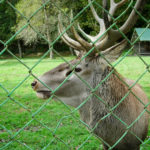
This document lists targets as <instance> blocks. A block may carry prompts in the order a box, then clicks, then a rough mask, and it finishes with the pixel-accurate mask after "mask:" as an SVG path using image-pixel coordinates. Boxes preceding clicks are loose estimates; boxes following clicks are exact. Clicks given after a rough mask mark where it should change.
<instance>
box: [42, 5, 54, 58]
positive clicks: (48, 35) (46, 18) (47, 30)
mask: <svg viewBox="0 0 150 150" xmlns="http://www.w3.org/2000/svg"><path fill="white" fill-rule="evenodd" d="M44 14H45V26H46V37H47V40H48V42H49V43H51V38H50V32H49V25H48V16H47V12H46V7H44ZM49 43H48V47H49V49H51V51H50V55H49V57H50V59H53V47H51V46H50V44H49Z"/></svg>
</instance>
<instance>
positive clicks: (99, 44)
mask: <svg viewBox="0 0 150 150" xmlns="http://www.w3.org/2000/svg"><path fill="white" fill-rule="evenodd" d="M127 1H128V0H121V1H120V2H118V3H115V2H114V0H110V9H109V14H108V15H106V12H105V11H104V13H103V18H100V17H99V16H98V14H97V13H96V11H95V9H94V7H93V5H92V1H91V0H88V2H89V3H91V5H90V8H91V11H92V14H93V16H94V18H95V19H96V21H97V22H98V23H99V26H100V31H99V33H98V34H97V35H96V36H91V35H88V34H86V33H85V32H84V31H83V30H82V29H81V27H80V25H79V24H78V31H79V32H81V34H84V35H85V37H87V39H88V40H90V42H87V41H86V40H85V39H84V38H82V37H81V36H80V35H79V34H78V32H77V31H76V29H75V28H74V26H71V31H72V33H73V35H74V39H72V38H70V37H69V36H68V34H67V33H66V32H65V33H63V25H62V23H61V19H60V16H59V25H58V30H59V33H60V34H62V33H63V34H62V36H61V38H62V40H63V41H64V42H65V43H66V44H67V45H68V46H70V47H72V48H74V49H77V50H79V51H80V54H79V56H78V57H77V59H75V60H73V61H70V62H69V64H67V63H64V64H61V65H59V66H58V67H56V68H55V69H53V70H51V71H48V72H46V73H45V74H43V75H42V76H41V77H39V80H40V81H42V82H44V83H45V84H46V85H47V87H49V89H48V88H47V87H46V86H44V85H43V84H42V83H41V82H39V81H37V80H36V81H34V82H33V83H32V87H33V89H34V90H35V91H36V92H37V96H39V97H41V98H49V96H50V95H51V91H53V90H55V89H56V88H57V87H58V86H59V85H60V84H61V83H62V82H63V81H64V80H65V79H66V78H67V76H68V75H69V74H71V73H72V72H74V73H75V74H74V73H72V75H71V76H70V77H69V78H68V80H67V81H66V82H65V83H64V84H63V85H62V86H61V87H60V88H59V89H58V90H56V92H55V95H56V96H57V97H59V98H60V99H61V100H62V101H64V102H65V103H66V104H69V105H72V106H74V107H77V106H78V105H79V104H80V103H81V102H82V101H83V100H84V98H85V97H86V96H87V92H86V91H87V90H86V89H87V85H86V84H85V83H83V82H82V81H81V79H80V77H81V78H82V79H83V80H85V81H86V82H87V83H88V84H89V85H90V84H91V81H92V78H93V73H94V72H95V70H97V71H99V72H101V74H103V71H104V70H105V68H106V67H107V66H108V63H107V62H106V59H107V60H108V61H109V62H113V61H115V60H116V59H117V58H118V57H119V56H120V54H121V52H122V50H123V49H124V48H125V45H126V43H127V42H126V41H125V40H123V41H122V42H120V43H117V44H115V43H116V42H117V41H118V40H120V39H121V38H122V33H123V34H126V33H128V31H129V30H130V29H131V28H132V27H133V25H134V24H135V22H136V20H137V17H138V15H137V13H136V12H135V9H136V10H140V9H141V7H140V6H141V5H143V2H144V1H143V0H137V2H136V4H135V9H133V10H132V12H131V14H130V15H129V17H128V19H127V20H126V21H125V23H124V24H123V25H122V26H121V27H120V28H119V31H118V30H114V29H112V28H110V29H109V30H107V29H108V28H109V24H110V22H113V21H114V20H112V17H113V16H114V14H115V11H116V10H117V9H119V8H120V7H121V6H122V5H124V4H125V3H126V2H127ZM107 5H108V4H107V1H103V6H104V7H105V8H106V7H108V6H107ZM92 48H94V50H93V51H92V52H91V53H90V54H89V55H88V56H87V57H86V58H85V59H84V60H82V61H81V57H82V56H83V54H85V53H86V52H88V51H89V50H90V49H92ZM99 52H100V53H101V54H100V55H99V54H98V53H99ZM101 56H103V57H101ZM104 58H106V59H104ZM79 62H80V63H79ZM78 63H79V64H78ZM77 64H78V65H77ZM75 65H76V67H73V66H75ZM50 89H51V90H50Z"/></svg>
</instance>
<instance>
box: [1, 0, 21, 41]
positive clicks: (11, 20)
mask: <svg viewBox="0 0 150 150" xmlns="http://www.w3.org/2000/svg"><path fill="white" fill-rule="evenodd" d="M17 1H18V0H13V1H12V2H11V3H12V4H16V3H17ZM15 24H16V14H15V11H14V10H13V9H12V8H11V7H10V6H9V5H8V4H7V3H6V2H3V3H1V4H0V37H1V40H3V41H7V40H8V39H9V38H10V37H11V36H12V35H13V32H12V31H11V28H12V27H13V26H14V25H15Z"/></svg>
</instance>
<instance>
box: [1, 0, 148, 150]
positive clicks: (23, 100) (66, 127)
mask: <svg viewBox="0 0 150 150" xmlns="http://www.w3.org/2000/svg"><path fill="white" fill-rule="evenodd" d="M26 2H27V3H29V1H26ZM126 2H127V1H126V0H122V1H121V2H120V3H119V2H118V3H115V2H114V1H113V0H110V4H109V5H110V8H112V9H110V10H109V9H108V7H107V5H108V4H107V3H105V2H104V3H102V4H101V2H100V3H99V2H97V1H96V0H93V1H89V3H88V2H87V4H86V5H85V7H84V8H83V9H82V10H80V11H79V12H77V14H76V15H74V16H73V15H71V17H68V16H70V12H69V11H68V10H66V9H62V8H61V7H60V5H57V3H56V2H53V1H51V0H47V1H43V2H42V3H41V6H40V7H38V9H36V11H34V13H32V15H30V17H27V16H26V15H25V14H23V13H22V12H21V11H19V10H18V9H17V8H16V6H14V5H13V4H12V2H11V1H7V0H6V1H5V0H1V1H0V4H2V3H3V4H4V3H5V5H9V6H10V7H11V8H12V9H13V11H14V12H15V13H16V14H17V15H19V17H21V18H23V20H24V24H23V25H22V26H21V27H20V29H18V30H17V32H15V34H14V35H12V36H11V37H10V38H8V40H7V41H5V42H4V41H2V40H0V43H1V45H3V47H4V48H3V49H1V51H0V56H2V55H4V54H5V53H8V54H9V55H10V56H12V57H13V59H10V60H9V59H2V60H1V61H0V65H1V66H0V74H1V75H0V78H1V79H0V81H1V83H0V149H11V150H12V149H15V150H17V149H18V150H20V149H43V150H45V149H91V150H92V149H102V144H101V143H103V145H105V148H106V149H109V150H110V149H115V148H116V149H138V145H141V146H140V148H141V149H147V150H148V149H150V144H149V137H148V134H147V130H146V129H147V126H146V121H147V120H148V117H147V118H146V119H145V120H144V119H142V118H144V117H146V115H147V114H149V110H148V106H149V102H147V101H146V100H145V101H143V99H144V97H145V95H144V94H143V93H142V92H141V91H140V86H139V85H137V83H139V82H140V84H142V86H144V91H145V93H146V94H147V95H148V96H149V97H150V95H149V92H150V82H149V77H150V69H149V67H150V61H149V57H148V56H147V57H142V56H141V55H140V54H139V53H138V51H137V52H135V53H134V55H135V56H130V57H129V56H128V55H129V54H131V52H132V51H133V49H134V45H135V43H137V42H139V39H140V37H142V35H143V34H144V33H145V32H146V31H147V30H148V28H149V18H145V17H144V16H143V13H142V12H141V10H139V8H136V7H135V2H134V1H132V0H131V1H129V2H128V3H127V5H126V7H125V9H124V10H123V11H122V12H121V13H119V16H115V17H114V12H115V11H116V9H117V8H119V7H120V6H123V5H124V4H125V3H126ZM138 2H139V3H140V2H141V1H140V0H139V1H138ZM50 4H53V7H55V9H57V10H58V12H59V13H60V14H61V16H60V18H61V19H60V20H59V19H58V20H59V25H58V26H59V27H58V28H59V35H58V36H57V37H56V38H55V40H53V41H52V42H50V40H49V39H47V36H44V35H43V34H42V32H40V31H39V30H37V28H36V27H35V26H34V24H32V23H31V22H32V19H33V17H35V16H36V15H37V14H38V13H39V11H41V10H44V8H45V7H46V6H48V5H50ZM93 6H94V7H95V8H96V9H97V10H96V11H101V15H102V16H103V17H104V19H103V21H102V19H100V18H99V17H98V16H97V13H96V11H95V9H94V7H93ZM90 7H91V11H92V12H93V15H94V14H95V16H94V17H95V19H96V20H97V21H98V23H99V24H100V25H101V28H102V27H104V28H105V30H104V31H103V30H101V32H100V34H98V36H95V37H96V38H95V37H94V36H89V35H87V34H86V33H85V32H82V29H81V28H80V26H79V25H76V20H78V19H79V18H80V16H82V15H83V14H84V13H85V11H89V10H90ZM24 9H25V8H24ZM131 9H132V10H134V13H135V14H136V15H138V17H140V18H141V20H142V21H143V22H144V23H145V28H144V29H143V32H142V33H141V34H140V36H137V37H136V38H134V39H133V40H132V41H131V40H130V39H129V38H128V37H131V36H130V35H129V36H127V35H126V31H127V30H128V29H130V26H131V29H130V30H132V29H133V26H132V23H133V24H134V22H135V20H134V18H132V21H133V22H132V23H131V20H130V23H129V22H126V23H127V24H128V25H129V26H127V29H125V31H124V30H122V28H121V26H120V25H118V22H119V20H125V19H127V18H126V17H125V18H124V16H125V15H130V14H128V13H127V11H128V10H129V11H131ZM67 12H69V13H68V14H69V15H68V14H67ZM62 14H63V15H64V16H67V18H69V25H66V26H65V28H64V29H63V25H62V23H61V20H62V22H63V19H62V18H63V17H64V16H63V15H62ZM131 14H132V15H133V13H132V12H131ZM106 15H107V16H106ZM62 16H63V17H62ZM56 17H57V16H56ZM130 17H131V16H130ZM134 17H136V16H134ZM63 23H64V24H65V22H63ZM103 24H105V25H104V26H103ZM73 25H74V27H73ZM93 25H94V23H93ZM96 26H98V25H97V24H96ZM28 27H30V28H31V29H32V32H35V33H36V34H37V35H38V36H39V37H40V39H42V40H43V41H45V42H46V43H48V44H49V49H48V50H47V51H46V53H45V54H44V55H42V56H41V58H39V59H35V60H34V59H20V58H19V57H18V56H17V55H15V54H14V53H13V52H12V51H11V50H10V46H11V42H12V41H13V40H14V39H15V38H16V37H17V36H18V35H19V34H22V32H23V31H24V30H25V29H26V28H28ZM123 28H124V27H123ZM70 29H72V33H73V35H74V36H75V38H74V39H71V38H70V37H69V36H68V34H67V32H69V31H70ZM76 29H78V31H79V32H80V35H79V34H78V32H76ZM89 30H91V29H89ZM111 30H112V31H114V32H115V33H116V32H117V34H116V35H115V36H114V37H111V32H110V31H111ZM87 31H88V30H87ZM107 33H109V34H107ZM69 35H70V36H71V37H72V36H73V35H72V34H70V33H69ZM117 35H119V36H120V37H119V36H118V37H119V38H118V39H116V41H118V40H119V39H126V41H127V42H128V49H127V50H126V51H125V52H123V54H122V57H119V59H118V60H117V61H115V62H114V63H111V61H110V60H111V59H113V57H116V56H113V53H111V52H110V54H111V56H108V57H107V53H108V52H109V51H107V52H106V53H105V51H104V52H103V50H104V49H107V48H108V47H111V46H113V45H114V44H115V42H116V41H113V39H115V38H116V36H117ZM92 37H94V38H92ZM107 37H108V38H107ZM61 38H62V39H63V41H65V42H66V43H67V44H68V45H70V46H72V47H73V48H74V49H80V50H83V51H84V53H83V54H84V55H83V54H82V55H81V54H80V55H81V56H79V57H78V59H76V60H74V61H70V60H71V59H74V57H73V56H72V57H69V58H68V57H62V56H61V54H59V53H58V52H57V50H55V49H54V46H55V44H56V42H58V41H59V40H61ZM75 39H78V40H75ZM85 39H87V41H88V42H86V41H85ZM103 39H104V40H105V39H107V41H108V39H109V40H110V41H109V43H108V42H107V45H108V46H106V45H105V46H104V49H103V47H101V45H102V44H103ZM98 43H99V44H98ZM111 43H112V44H111ZM109 44H110V45H109ZM117 46H120V45H117ZM114 48H116V46H115V47H114ZM99 49H101V50H102V52H100V51H99ZM51 51H53V53H54V54H55V55H57V56H58V57H59V58H57V60H56V61H55V59H54V60H49V59H47V58H46V56H47V55H48V54H49V53H50V52H51ZM110 51H112V50H110ZM115 55H118V51H117V52H116V53H115ZM119 55H120V54H119ZM127 56H128V57H127ZM101 60H103V61H101ZM94 61H95V62H97V61H100V62H99V64H98V65H97V66H96V67H98V66H102V67H101V68H99V70H98V71H97V70H96V68H95V70H96V73H95V76H94V75H93V79H92V80H93V81H89V78H91V77H89V76H87V78H86V75H89V74H90V73H89V72H90V71H91V70H92V71H95V70H94V68H93V66H94V65H93V66H91V68H92V69H91V68H90V69H87V68H88V67H90V65H91V64H92V63H93V64H94V63H95V62H94ZM62 62H65V64H63V65H61V66H60V67H58V68H57V69H54V70H55V72H54V71H53V73H51V72H50V75H51V76H52V74H55V73H56V74H58V76H57V75H56V74H55V78H56V79H53V80H57V82H58V80H59V76H63V73H62V72H63V70H65V69H67V73H66V77H65V78H64V79H63V81H62V82H60V83H59V85H58V86H57V87H55V88H54V89H53V88H51V86H49V84H47V83H46V82H44V80H42V77H40V78H38V76H39V75H41V74H42V73H44V72H46V71H48V70H49V68H54V67H55V66H57V65H58V64H60V63H62ZM84 63H85V64H84ZM133 63H134V64H133ZM106 64H107V65H106ZM83 66H84V67H85V68H83ZM106 66H107V67H106ZM108 66H109V69H108V70H106V68H108ZM80 67H81V68H80ZM86 67H87V68H86ZM94 67H95V66H94ZM103 67H104V68H105V67H106V68H105V69H104V70H103ZM110 68H111V69H110ZM115 68H117V70H119V72H122V73H123V75H124V74H125V75H126V76H127V77H131V78H133V79H134V80H135V81H134V82H133V81H127V80H124V78H123V77H122V76H120V75H119V74H118V73H117V72H116V69H115ZM84 69H85V70H86V71H85V72H84ZM81 71H83V72H84V73H85V74H86V75H85V76H84V75H83V74H81V75H80V72H81ZM39 72H40V73H39ZM101 72H103V73H104V72H105V74H102V73H101ZM37 74H38V75H37ZM103 75H105V76H103ZM73 76H75V77H76V79H78V80H77V81H76V80H75V83H74V84H75V85H76V82H79V81H80V82H79V84H78V87H76V88H77V89H79V90H77V89H74V88H75V87H74V85H73V84H72V85H71V86H70V87H69V88H68V89H67V90H66V89H65V86H66V84H68V81H69V82H71V79H72V78H73ZM91 76H92V75H91ZM33 78H34V79H36V83H37V82H38V83H39V84H40V85H41V86H42V85H43V86H44V87H46V89H47V90H49V91H51V94H50V95H49V96H50V97H49V98H48V99H46V100H44V101H43V100H41V99H39V98H37V97H36V95H35V93H34V92H33V91H32V90H31V87H30V84H31V83H32V82H33ZM53 78H54V76H53ZM86 79H87V80H86ZM47 80H49V79H47ZM113 80H114V82H113V84H109V86H111V85H113V87H112V89H109V88H110V87H108V86H107V84H108V82H112V81H113ZM91 82H94V83H92V84H91ZM114 83H115V84H114ZM93 84H95V85H94V86H93ZM117 84H118V85H117ZM64 85H65V86H64ZM120 85H121V86H120ZM32 86H34V85H32ZM82 87H84V89H86V91H87V93H88V94H87V93H86V94H87V95H86V96H85V95H84V93H83V92H84V89H82ZM122 87H123V89H126V90H124V92H125V91H126V93H124V92H122V89H120V88H122ZM61 88H62V89H63V90H64V93H67V92H68V91H69V94H68V97H66V99H67V100H68V98H69V100H70V101H72V97H69V95H71V93H75V95H77V94H78V92H79V93H80V91H81V90H83V92H81V93H83V95H84V96H83V97H82V95H81V96H78V97H77V99H80V97H81V98H82V102H80V104H77V105H76V106H75V108H74V107H70V106H69V105H67V104H68V103H69V102H66V100H62V99H61V98H60V97H61V96H60V95H61V94H60V95H59V94H57V93H59V92H58V91H60V89H61ZM35 90H36V89H35ZM109 90H110V91H109ZM136 90H137V91H136ZM72 91H73V92H72ZM74 91H77V93H76V92H74ZM115 92H117V94H118V97H119V100H117V102H115V103H113V102H111V101H112V100H116V99H115V98H114V97H115V96H114V95H115ZM64 93H63V94H64ZM81 93H80V94H81ZM63 94H62V95H63ZM118 97H117V98H118ZM56 98H57V99H59V101H56V102H53V100H52V99H56ZM64 99H65V98H64ZM107 99H108V100H109V102H108V101H107ZM128 99H129V101H128ZM91 101H93V103H94V104H93V103H92V102H91ZM131 101H132V102H131ZM112 103H113V104H112ZM71 105H73V104H71ZM129 105H132V107H130V106H129ZM85 107H86V108H85ZM126 107H129V109H127V108H126ZM104 108H105V109H104ZM97 109H98V110H97ZM99 109H100V110H99ZM78 111H79V112H80V116H81V119H80V117H79V114H78ZM83 111H85V112H83ZM122 113H123V114H124V117H122ZM134 113H135V114H134ZM131 114H132V115H131ZM131 116H133V118H132V117H131ZM93 118H94V119H93ZM130 119H131V120H130ZM93 120H94V121H95V122H94V121H93ZM110 120H111V121H110ZM107 121H108V122H107ZM86 128H88V130H86ZM105 130H107V131H105ZM107 134H108V135H107ZM129 141H132V142H131V143H130V142H129ZM118 145H119V147H118Z"/></svg>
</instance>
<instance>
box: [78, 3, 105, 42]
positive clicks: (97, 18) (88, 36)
mask: <svg viewBox="0 0 150 150" xmlns="http://www.w3.org/2000/svg"><path fill="white" fill-rule="evenodd" d="M88 2H89V3H91V5H90V8H91V11H92V14H93V16H94V18H95V20H96V21H97V22H98V23H99V26H100V31H99V33H98V34H97V35H96V36H91V35H88V34H86V33H85V32H84V31H83V30H82V28H81V27H80V25H79V23H78V30H79V31H80V33H81V34H83V35H84V36H85V37H87V39H89V40H90V41H91V42H92V43H93V42H95V41H96V40H97V39H98V38H99V37H100V36H102V35H103V34H104V33H105V31H106V27H105V23H104V20H103V19H101V18H100V17H99V16H98V15H97V13H96V11H95V9H94V7H93V5H92V2H91V0H88ZM105 37H106V34H104V35H103V36H102V37H101V38H100V39H99V40H98V41H97V42H100V41H102V40H103V39H104V38H105Z"/></svg>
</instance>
